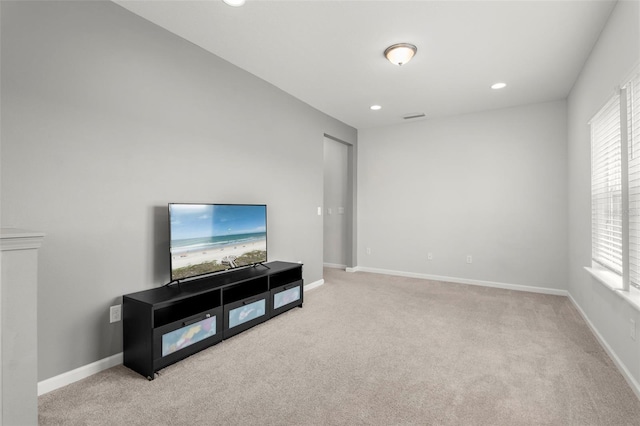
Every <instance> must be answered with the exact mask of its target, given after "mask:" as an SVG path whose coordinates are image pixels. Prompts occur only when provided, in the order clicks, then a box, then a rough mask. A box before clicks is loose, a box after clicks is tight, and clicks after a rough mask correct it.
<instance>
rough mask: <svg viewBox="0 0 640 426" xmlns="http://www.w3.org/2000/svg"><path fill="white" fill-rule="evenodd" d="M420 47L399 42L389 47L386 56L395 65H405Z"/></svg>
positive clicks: (385, 52)
mask: <svg viewBox="0 0 640 426" xmlns="http://www.w3.org/2000/svg"><path fill="white" fill-rule="evenodd" d="M417 51H418V48H417V47H415V46H414V45H413V44H409V43H398V44H394V45H392V46H389V47H387V49H386V50H385V51H384V56H385V57H386V58H387V59H388V60H389V62H391V63H392V64H395V65H404V64H406V63H407V62H409V61H410V60H411V58H413V56H414V55H415V54H416V52H417Z"/></svg>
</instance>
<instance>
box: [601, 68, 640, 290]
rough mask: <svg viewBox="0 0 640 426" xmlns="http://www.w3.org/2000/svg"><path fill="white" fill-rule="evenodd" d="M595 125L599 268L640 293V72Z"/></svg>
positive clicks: (626, 84)
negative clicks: (637, 289) (638, 289)
mask: <svg viewBox="0 0 640 426" xmlns="http://www.w3.org/2000/svg"><path fill="white" fill-rule="evenodd" d="M638 71H640V70H638ZM590 125H591V231H592V232H591V243H592V250H591V253H592V259H593V263H594V264H595V265H594V266H597V267H599V268H601V269H603V270H607V271H609V272H610V273H613V274H615V276H617V277H619V278H620V279H621V283H622V284H621V285H620V286H619V287H621V288H622V289H624V290H628V289H629V285H632V286H635V287H638V288H640V72H636V73H635V75H634V77H633V78H631V79H630V80H628V81H627V82H626V83H625V84H624V85H623V86H622V88H621V89H620V90H619V92H618V93H616V94H615V95H614V96H613V97H612V98H611V99H609V101H608V102H607V103H606V104H605V106H604V107H602V109H601V110H600V111H599V112H598V113H597V114H596V115H595V116H594V117H593V118H592V119H591V121H590Z"/></svg>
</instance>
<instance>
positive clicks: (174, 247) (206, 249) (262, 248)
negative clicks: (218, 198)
mask: <svg viewBox="0 0 640 426" xmlns="http://www.w3.org/2000/svg"><path fill="white" fill-rule="evenodd" d="M169 241H170V242H169V246H170V247H169V252H170V255H171V281H176V280H183V279H187V278H192V277H196V276H199V275H206V274H211V273H214V272H220V271H226V270H229V269H234V268H240V267H245V266H253V265H256V264H259V263H263V262H266V261H267V206H266V205H264V204H259V205H256V204H178V203H170V204H169Z"/></svg>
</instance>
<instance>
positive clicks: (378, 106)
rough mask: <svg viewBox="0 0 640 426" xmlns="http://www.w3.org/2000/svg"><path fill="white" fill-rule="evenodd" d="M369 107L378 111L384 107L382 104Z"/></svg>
mask: <svg viewBox="0 0 640 426" xmlns="http://www.w3.org/2000/svg"><path fill="white" fill-rule="evenodd" d="M369 109H370V110H372V111H378V110H380V109H382V107H381V106H380V105H371V106H370V107H369Z"/></svg>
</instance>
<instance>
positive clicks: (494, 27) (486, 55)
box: [115, 0, 615, 129]
mask: <svg viewBox="0 0 640 426" xmlns="http://www.w3.org/2000/svg"><path fill="white" fill-rule="evenodd" d="M115 2H116V3H118V4H119V5H121V6H123V7H125V8H126V9H128V10H130V11H131V12H133V13H135V14H137V15H140V16H142V17H143V18H145V19H147V20H149V21H151V22H153V23H155V24H157V25H159V26H161V27H163V28H165V29H167V30H168V31H170V32H172V33H175V34H177V35H178V36H180V37H182V38H184V39H186V40H189V41H190V42H192V43H194V44H196V45H198V46H200V47H202V48H203V49H206V50H208V51H210V52H212V53H214V54H216V55H218V56H220V57H222V58H224V59H226V60H227V61H229V62H231V63H233V64H235V65H237V66H238V67H240V68H243V69H245V70H247V71H248V72H250V73H252V74H254V75H256V76H258V77H260V78H262V79H264V80H266V81H268V82H270V83H271V84H273V85H275V86H277V87H279V88H281V89H282V90H284V91H285V92H288V93H289V94H291V95H293V96H295V97H296V98H298V99H301V100H302V101H304V102H306V103H307V104H309V105H311V106H313V107H315V108H317V109H318V110H320V111H323V112H324V113H326V114H328V115H330V116H332V117H335V118H337V119H339V120H341V121H343V122H345V123H347V124H349V125H351V126H353V127H356V128H358V129H364V128H370V127H377V126H384V125H389V124H395V123H401V122H403V121H405V120H403V119H402V117H403V116H405V115H407V114H412V113H418V112H424V113H426V114H427V119H428V118H429V117H431V118H433V117H438V116H446V115H453V114H461V113H467V112H473V111H480V110H488V109H496V108H504V107H509V106H515V105H522V104H529V103H536V102H544V101H551V100H558V99H564V98H565V97H566V96H567V94H568V93H569V91H570V90H571V87H572V86H573V83H574V82H575V80H576V78H577V76H578V74H579V73H580V70H581V68H582V66H583V64H584V62H585V60H586V59H587V57H588V55H589V53H590V51H591V49H592V47H593V45H594V44H595V42H596V40H597V38H598V36H599V35H600V32H601V30H602V28H603V26H604V24H605V23H606V20H607V18H608V17H609V14H610V13H611V11H612V9H613V7H614V6H615V0H587V1H581V0H547V1H541V0H538V1H515V0H514V1H483V0H475V1H451V0H449V1H416V0H414V1H398V0H392V1H366V0H354V1H340V0H324V1H318V0H297V1H293V0H289V1H282V0H280V1H273V0H247V3H246V4H245V5H244V6H243V7H239V8H236V7H230V6H227V5H225V4H224V3H223V2H222V1H221V0H205V1H190V0H170V1H139V0H137V1H127V0H115ZM400 42H407V43H412V44H415V45H416V46H417V47H418V53H417V55H416V56H415V57H414V58H413V60H412V61H411V62H409V63H408V64H406V65H403V66H402V67H398V66H395V65H392V64H391V63H389V62H388V61H387V60H386V59H385V58H384V56H383V51H384V49H385V48H386V47H388V46H389V45H391V44H394V43H400ZM498 81H504V82H506V83H507V84H508V86H507V87H506V88H505V89H502V90H491V89H490V86H491V84H493V83H495V82H498ZM373 104H380V105H382V109H381V110H380V111H371V110H370V109H369V106H370V105H373Z"/></svg>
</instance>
